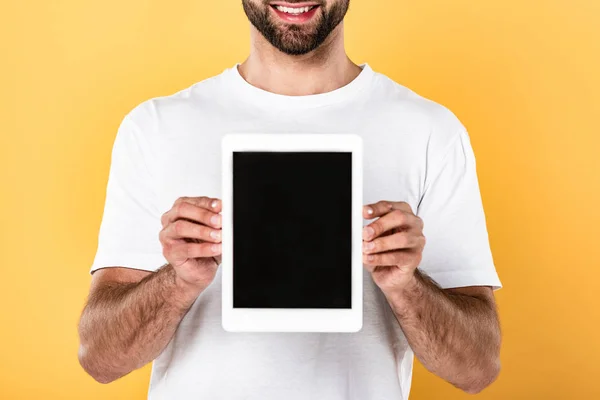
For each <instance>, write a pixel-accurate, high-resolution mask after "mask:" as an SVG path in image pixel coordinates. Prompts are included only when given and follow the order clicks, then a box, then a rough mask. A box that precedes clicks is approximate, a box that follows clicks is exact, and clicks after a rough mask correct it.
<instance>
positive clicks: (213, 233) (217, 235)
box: [210, 231, 221, 239]
mask: <svg viewBox="0 0 600 400" xmlns="http://www.w3.org/2000/svg"><path fill="white" fill-rule="evenodd" d="M210 237H211V238H213V239H218V238H220V237H221V232H220V231H211V232H210Z"/></svg>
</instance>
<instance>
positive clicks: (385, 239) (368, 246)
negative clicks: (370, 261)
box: [363, 231, 425, 254]
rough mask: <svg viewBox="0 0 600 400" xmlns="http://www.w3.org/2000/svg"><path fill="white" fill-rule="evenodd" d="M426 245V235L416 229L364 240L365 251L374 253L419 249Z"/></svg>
mask: <svg viewBox="0 0 600 400" xmlns="http://www.w3.org/2000/svg"><path fill="white" fill-rule="evenodd" d="M424 246H425V236H423V235H421V234H417V233H415V232H414V231H402V232H398V233H394V234H393V235H386V236H380V237H378V238H377V239H374V240H372V241H364V242H363V252H364V253H366V254H374V253H381V252H384V251H390V250H402V249H419V248H422V247H424Z"/></svg>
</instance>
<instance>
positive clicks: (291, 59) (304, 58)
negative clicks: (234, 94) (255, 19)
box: [239, 23, 361, 96]
mask: <svg viewBox="0 0 600 400" xmlns="http://www.w3.org/2000/svg"><path fill="white" fill-rule="evenodd" d="M251 29H252V30H251V35H250V36H251V47H250V55H249V56H248V58H247V59H246V61H244V62H243V63H242V64H241V65H240V66H239V72H240V74H241V75H242V77H244V79H245V80H246V81H247V82H248V83H250V84H251V85H253V86H256V87H258V88H260V89H263V90H266V91H269V92H272V93H277V94H282V95H287V96H305V95H311V94H319V93H325V92H330V91H332V90H335V89H339V88H341V87H342V86H345V85H347V84H348V83H350V82H351V81H352V80H353V79H354V78H356V77H357V76H358V74H359V73H360V71H361V68H360V67H359V66H358V65H356V64H354V63H353V62H352V61H351V60H350V59H349V58H348V56H347V55H346V51H345V49H344V38H343V32H344V31H343V23H341V24H339V25H338V26H337V27H336V28H335V29H334V30H333V32H331V34H330V35H329V36H328V37H327V39H326V40H325V42H324V43H323V44H322V45H321V46H319V48H318V49H316V50H314V51H312V52H310V53H308V54H304V55H300V56H290V55H288V54H285V53H282V52H281V51H279V50H278V49H276V48H275V47H273V46H272V45H271V44H270V43H269V42H268V41H267V40H266V39H265V38H264V37H263V36H262V35H261V34H260V33H259V32H258V31H257V30H256V28H254V27H253V26H252V28H251Z"/></svg>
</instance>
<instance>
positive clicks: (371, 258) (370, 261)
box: [363, 250, 420, 267]
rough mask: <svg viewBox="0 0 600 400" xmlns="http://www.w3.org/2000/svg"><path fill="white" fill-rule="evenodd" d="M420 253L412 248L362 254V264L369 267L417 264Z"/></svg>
mask: <svg viewBox="0 0 600 400" xmlns="http://www.w3.org/2000/svg"><path fill="white" fill-rule="evenodd" d="M419 257H420V253H419V252H416V251H412V250H399V251H390V252H387V253H379V254H363V264H365V265H366V266H370V267H376V266H392V265H394V266H398V267H405V266H408V265H412V264H415V265H418V263H419V261H420V260H419Z"/></svg>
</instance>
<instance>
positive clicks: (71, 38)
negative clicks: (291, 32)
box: [0, 0, 600, 400]
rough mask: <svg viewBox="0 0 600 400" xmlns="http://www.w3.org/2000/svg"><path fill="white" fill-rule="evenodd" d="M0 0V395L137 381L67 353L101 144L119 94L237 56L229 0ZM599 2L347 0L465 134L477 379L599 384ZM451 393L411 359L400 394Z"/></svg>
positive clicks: (104, 392)
mask: <svg viewBox="0 0 600 400" xmlns="http://www.w3.org/2000/svg"><path fill="white" fill-rule="evenodd" d="M0 4H1V7H0V38H1V39H0V55H1V62H0V113H1V114H0V117H1V118H0V182H1V185H2V186H1V187H2V192H1V196H0V227H1V231H0V232H1V233H0V234H1V236H0V246H1V249H0V250H1V251H0V268H1V270H0V310H1V312H0V398H2V399H143V398H144V397H145V394H146V390H147V383H148V377H149V368H148V367H146V368H144V369H143V370H141V371H137V372H135V373H132V374H131V375H129V376H127V377H126V378H124V379H122V380H120V381H118V382H116V383H113V384H111V385H108V386H102V385H100V384H97V383H95V382H94V381H93V380H92V379H91V378H89V377H88V376H86V375H85V374H84V372H83V371H82V370H81V368H80V367H79V365H78V362H77V357H76V354H77V345H78V342H77V333H76V325H77V320H78V317H79V313H80V310H81V308H82V305H83V302H84V299H85V296H86V294H87V290H88V284H89V281H90V276H89V275H88V269H89V266H90V263H91V262H92V259H93V256H94V252H95V247H96V239H97V233H98V228H99V223H100V219H101V215H102V207H103V202H104V194H105V187H106V180H107V174H108V168H109V163H110V150H111V147H112V143H113V140H114V137H115V134H116V130H117V127H118V125H119V123H120V121H121V119H122V118H123V116H124V115H125V114H126V113H127V112H128V111H129V110H131V109H132V108H133V107H134V106H135V105H137V104H139V103H140V102H141V101H143V100H146V99H148V98H150V97H154V96H159V95H167V94H171V93H173V92H175V91H178V90H180V89H183V88H185V87H187V86H189V85H191V84H192V83H194V82H197V81H199V80H201V79H204V78H206V77H209V76H212V75H215V74H217V73H220V72H221V71H222V70H223V69H224V68H226V67H230V66H231V65H233V64H234V63H235V62H238V61H242V60H243V59H244V57H245V55H246V53H247V51H248V42H249V40H248V26H247V21H246V19H245V16H244V14H243V12H242V9H241V5H240V1H239V0H235V1H234V0H219V1H202V0H170V1H159V0H127V1H123V0H104V1H81V0H56V1H41V0H38V1H34V0H29V1H23V0H8V1H7V0H3V1H1V2H0ZM599 21H600V1H598V0H562V1H558V0H528V1H523V0H482V1H476V0H419V1H406V0H402V1H398V0H386V1H383V0H368V1H367V0H353V1H352V5H351V10H350V13H349V15H348V18H347V22H346V32H347V34H346V38H347V48H348V51H349V54H350V56H351V57H352V58H353V59H354V60H355V61H356V62H365V61H367V62H369V63H370V65H371V66H372V67H373V68H374V69H375V70H377V71H380V72H383V73H385V74H387V75H389V76H390V77H392V78H393V79H395V80H397V81H398V82H400V83H402V84H404V85H406V86H408V87H410V88H412V89H414V90H415V91H417V92H418V93H420V94H422V95H424V96H426V97H430V98H432V99H434V100H436V101H438V102H440V103H442V104H444V105H446V106H448V107H449V108H450V109H452V110H453V111H454V112H455V113H456V114H457V115H458V116H459V118H460V119H461V120H462V121H463V123H464V124H465V125H466V126H467V128H468V129H469V132H470V135H471V138H472V142H473V146H474V148H475V152H476V155H477V161H478V171H479V177H480V182H481V190H482V196H483V200H484V205H485V208H486V213H487V218H488V227H489V232H490V240H491V244H492V249H493V251H494V255H495V260H496V263H497V268H498V271H499V273H500V276H501V279H502V282H503V284H504V289H502V290H501V291H499V292H498V293H497V297H498V301H499V307H500V312H501V317H502V324H503V331H504V346H503V350H502V365H503V370H502V373H501V376H500V378H499V379H498V381H497V382H496V383H495V384H494V385H493V386H492V387H490V388H488V389H487V390H486V391H484V392H483V393H482V394H481V395H480V396H479V398H481V399H598V398H600V383H599V382H600V379H599V374H600V366H599V365H600V364H599V361H598V360H599V359H600V340H599V338H600V336H599V333H598V332H599V329H600V318H599V316H600V315H599V313H600V311H599V310H600V301H599V300H598V297H597V295H595V293H594V292H595V291H596V290H597V287H598V283H597V282H598V281H599V280H600V250H599V249H600V244H599V243H598V240H599V239H600V237H599V236H600V235H598V228H599V227H600V211H599V207H600V162H599V159H600V155H599V154H598V153H599V151H600V139H599V136H600V129H599V123H600V78H599V76H600V23H599ZM199 379H201V377H199ZM468 397H469V396H467V395H465V394H462V393H461V392H459V391H458V390H456V389H454V388H452V387H451V386H450V385H449V384H447V383H445V382H443V381H442V380H440V379H438V378H436V377H434V376H432V375H431V374H429V373H427V372H426V371H425V370H424V369H423V368H422V367H420V366H417V367H416V370H415V377H414V384H413V392H412V396H411V399H413V400H418V399H442V398H443V399H463V398H468ZM386 400H387V399H386Z"/></svg>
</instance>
